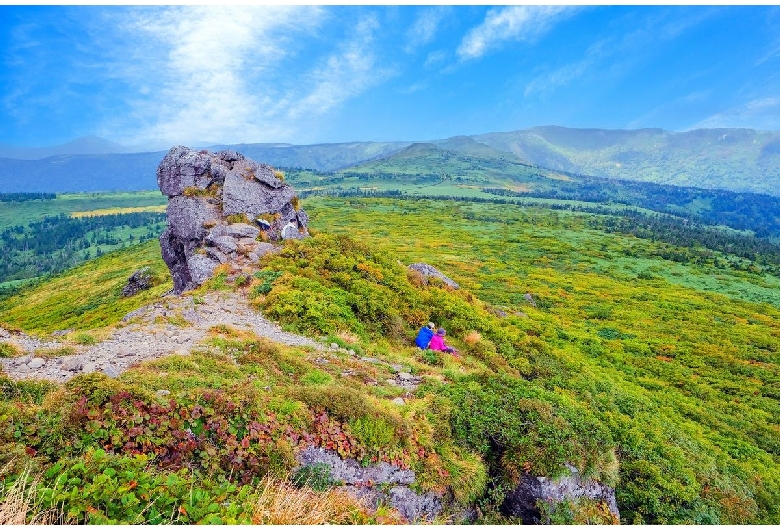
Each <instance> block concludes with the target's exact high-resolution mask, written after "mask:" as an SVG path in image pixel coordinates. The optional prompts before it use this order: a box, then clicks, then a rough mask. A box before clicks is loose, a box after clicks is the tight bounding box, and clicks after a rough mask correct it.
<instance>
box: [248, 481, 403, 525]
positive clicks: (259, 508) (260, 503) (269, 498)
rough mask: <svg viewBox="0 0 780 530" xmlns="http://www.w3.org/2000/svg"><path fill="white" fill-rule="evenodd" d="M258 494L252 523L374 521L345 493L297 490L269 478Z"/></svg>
mask: <svg viewBox="0 0 780 530" xmlns="http://www.w3.org/2000/svg"><path fill="white" fill-rule="evenodd" d="M258 492H259V495H258V498H257V504H256V505H255V510H254V513H253V514H252V523H253V524H273V525H288V524H295V525H319V524H350V523H365V522H368V521H369V520H371V519H372V518H373V517H372V515H371V514H370V513H369V511H368V509H367V507H366V506H365V505H364V504H363V503H362V502H360V501H359V500H358V499H356V498H354V497H352V496H351V495H349V494H347V493H345V492H342V491H337V490H328V491H322V492H320V491H314V490H313V489H311V488H309V487H303V488H297V487H296V486H294V485H293V484H291V483H290V482H289V480H286V479H281V478H277V477H272V476H270V475H269V476H266V477H265V478H264V479H263V481H262V482H261V483H260V486H259V489H258ZM382 519H383V520H382V524H390V523H392V522H394V521H393V519H395V518H393V517H382ZM386 519H387V520H386ZM398 522H400V521H398Z"/></svg>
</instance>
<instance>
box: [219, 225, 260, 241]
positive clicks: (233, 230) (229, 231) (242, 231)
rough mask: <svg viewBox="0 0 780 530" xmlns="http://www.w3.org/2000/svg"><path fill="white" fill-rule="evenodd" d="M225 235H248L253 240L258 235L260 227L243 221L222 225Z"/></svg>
mask: <svg viewBox="0 0 780 530" xmlns="http://www.w3.org/2000/svg"><path fill="white" fill-rule="evenodd" d="M224 232H225V235H228V236H230V237H235V238H244V237H248V238H250V239H252V240H254V239H255V238H256V237H257V236H258V235H260V229H259V228H257V227H256V226H252V225H248V224H245V223H233V224H229V225H227V226H225V227H224Z"/></svg>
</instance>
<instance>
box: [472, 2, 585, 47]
mask: <svg viewBox="0 0 780 530" xmlns="http://www.w3.org/2000/svg"><path fill="white" fill-rule="evenodd" d="M572 13H573V9H572V8H570V7H567V6H556V5H548V6H528V5H521V6H510V7H503V8H498V9H491V10H490V11H488V12H487V15H485V20H484V22H482V24H480V25H479V26H477V27H475V28H473V29H472V30H471V31H469V32H468V34H466V36H465V37H464V38H463V41H461V43H460V46H458V50H457V54H458V57H459V58H460V59H461V60H469V59H478V58H479V57H482V56H483V55H484V54H485V53H487V52H488V50H489V49H490V48H494V47H496V46H499V45H501V44H502V43H504V42H506V41H510V40H519V41H525V42H534V41H535V40H536V39H538V38H539V37H541V36H542V35H543V34H544V33H546V32H547V31H549V30H550V29H551V28H552V27H553V26H554V25H555V23H556V22H558V21H560V20H561V19H563V18H567V17H568V16H570V15H571V14H572Z"/></svg>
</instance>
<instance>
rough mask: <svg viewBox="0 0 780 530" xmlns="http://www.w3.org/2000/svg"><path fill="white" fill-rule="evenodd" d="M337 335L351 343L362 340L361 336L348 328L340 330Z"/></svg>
mask: <svg viewBox="0 0 780 530" xmlns="http://www.w3.org/2000/svg"><path fill="white" fill-rule="evenodd" d="M336 336H337V337H338V338H340V339H341V340H343V341H344V342H346V343H349V344H357V343H358V341H360V337H358V336H357V335H355V334H354V333H351V332H349V331H347V330H340V331H338V332H337V333H336Z"/></svg>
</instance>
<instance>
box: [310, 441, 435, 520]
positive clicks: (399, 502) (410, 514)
mask: <svg viewBox="0 0 780 530" xmlns="http://www.w3.org/2000/svg"><path fill="white" fill-rule="evenodd" d="M297 459H298V463H299V464H300V465H301V466H313V465H323V464H324V465H326V466H328V468H329V471H330V478H331V479H332V480H334V481H340V482H342V483H343V484H344V485H345V489H346V490H348V491H349V492H350V493H352V494H354V495H355V496H357V497H359V498H361V499H363V500H364V501H366V502H367V503H368V504H370V505H372V506H373V507H377V506H378V505H379V504H382V503H384V504H389V505H390V506H392V507H393V508H395V509H396V510H398V512H399V513H400V514H401V515H402V516H403V517H404V518H406V519H407V520H408V521H410V522H419V521H431V520H433V519H434V518H435V517H436V516H437V515H439V513H441V510H442V502H441V498H440V497H439V496H438V495H436V494H435V493H433V492H427V493H424V494H419V493H416V492H415V491H413V490H412V489H411V488H409V487H408V486H409V485H410V484H412V483H414V481H415V478H416V477H415V473H414V471H412V470H410V469H400V468H399V467H397V466H394V465H391V464H388V463H386V462H381V463H379V464H376V465H373V466H369V467H361V466H360V464H358V463H357V461H356V460H353V459H351V458H348V459H346V460H342V459H341V458H340V457H339V456H338V454H337V453H336V452H334V451H329V450H327V449H323V448H321V447H312V446H310V447H307V448H306V449H304V450H303V451H301V452H300V453H299V454H298V457H297ZM375 486H379V487H378V488H377V487H375ZM388 487H389V493H388Z"/></svg>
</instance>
